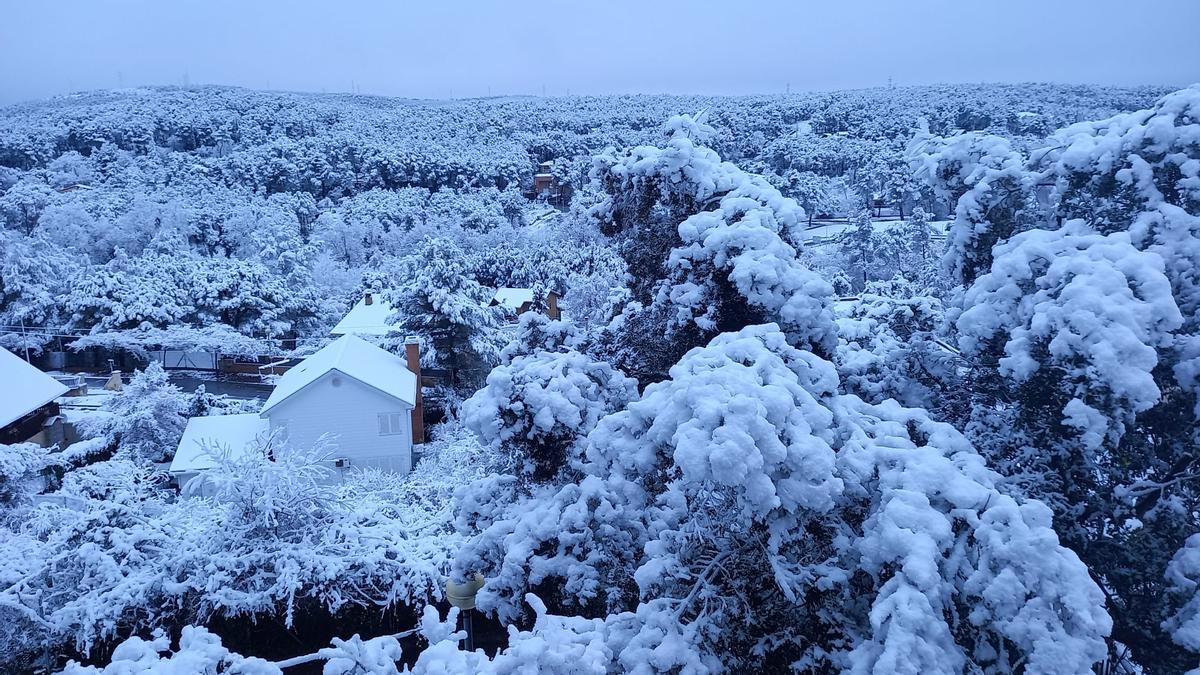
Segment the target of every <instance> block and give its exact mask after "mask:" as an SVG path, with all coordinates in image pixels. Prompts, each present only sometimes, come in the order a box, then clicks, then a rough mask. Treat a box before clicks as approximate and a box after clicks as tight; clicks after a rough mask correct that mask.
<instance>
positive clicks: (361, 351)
mask: <svg viewBox="0 0 1200 675" xmlns="http://www.w3.org/2000/svg"><path fill="white" fill-rule="evenodd" d="M331 371H337V372H339V373H341V374H343V375H345V376H347V377H350V378H352V379H354V380H357V381H359V382H361V383H363V384H365V385H367V386H368V387H371V388H373V389H376V390H378V391H380V392H382V393H383V394H386V395H388V396H391V397H392V398H395V399H398V400H400V401H402V402H404V403H405V404H407V405H409V406H414V405H416V402H417V376H416V375H414V374H413V373H412V372H411V371H409V369H408V367H407V366H406V365H405V363H404V359H402V358H400V357H399V356H396V355H395V354H392V353H391V352H389V351H387V350H384V349H381V348H379V347H376V346H375V345H373V344H371V343H369V342H367V341H366V340H363V339H362V338H360V337H357V336H355V335H343V336H342V337H340V338H338V339H336V340H334V341H333V342H331V343H330V344H328V345H326V346H325V347H324V348H322V349H321V350H319V351H318V352H317V353H315V354H313V355H312V356H309V357H308V358H306V359H304V360H303V361H301V362H300V364H299V365H297V366H296V367H295V368H292V369H291V370H289V371H287V372H286V373H284V374H283V375H282V376H281V377H280V378H279V381H278V382H277V383H276V384H275V390H274V391H272V392H271V396H270V397H268V398H267V402H266V404H265V405H264V406H263V409H262V414H263V415H264V416H265V415H266V414H267V413H268V412H269V411H270V410H271V409H272V408H274V407H275V406H277V405H279V404H280V403H282V402H283V401H285V400H287V399H288V398H290V397H291V396H292V395H294V394H296V393H297V392H299V391H300V390H302V389H304V388H305V387H307V386H308V385H310V384H312V383H313V382H316V381H317V380H318V379H319V378H320V377H321V376H322V375H324V374H326V373H328V372H331Z"/></svg>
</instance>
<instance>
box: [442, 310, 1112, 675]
mask: <svg viewBox="0 0 1200 675" xmlns="http://www.w3.org/2000/svg"><path fill="white" fill-rule="evenodd" d="M837 384H838V383H837V375H836V372H835V371H834V369H833V367H832V365H831V364H829V363H827V362H825V361H823V360H822V359H820V358H818V357H816V356H814V355H812V354H811V353H809V352H805V351H801V350H798V349H796V348H795V347H792V346H790V345H789V343H788V337H787V336H786V335H785V334H784V333H783V332H781V331H780V330H779V328H778V327H775V326H756V327H749V328H746V329H744V330H742V331H740V332H738V333H728V334H723V335H720V336H718V337H717V338H715V339H714V340H713V341H712V343H711V344H710V345H708V346H707V347H703V348H698V349H696V350H693V351H692V352H689V354H688V355H687V356H685V357H684V359H683V360H682V361H681V362H680V363H679V364H677V365H676V366H675V367H674V368H672V370H671V379H669V380H666V381H663V382H660V383H657V384H653V385H651V386H650V387H648V388H647V389H646V391H645V392H644V394H643V396H642V398H641V400H639V401H637V402H634V403H631V404H630V405H629V406H628V407H627V408H626V410H624V411H622V412H618V413H616V414H613V415H610V416H609V417H607V418H605V419H603V420H601V421H600V423H599V424H598V425H597V426H596V428H595V429H594V430H593V431H592V433H591V434H590V435H589V436H588V443H587V458H588V460H589V461H588V464H587V465H586V466H585V470H586V475H585V476H584V477H583V478H582V479H581V480H580V481H578V482H577V483H568V484H566V485H564V486H563V487H562V488H561V489H559V490H558V491H557V492H553V493H552V494H551V493H550V492H547V493H544V494H543V495H542V498H541V499H537V500H533V501H531V502H530V503H527V504H526V505H525V506H524V508H523V509H522V511H521V513H519V514H515V515H513V516H509V518H510V522H508V523H505V527H504V529H505V530H507V533H506V535H505V536H504V538H503V539H502V540H501V541H499V542H497V543H494V544H493V548H492V549H490V550H489V549H487V548H468V549H466V551H465V552H464V556H465V559H464V556H460V558H459V560H458V561H457V562H456V564H457V565H458V566H459V569H461V570H462V571H464V572H465V571H470V570H473V569H483V570H486V572H487V574H486V575H485V577H486V578H487V584H486V585H485V587H484V590H483V591H481V593H480V605H481V607H484V608H485V609H492V610H497V611H499V612H500V613H501V615H502V616H506V617H511V616H514V615H516V614H519V613H520V612H521V601H522V599H523V598H524V594H525V593H526V592H528V591H530V590H532V589H533V588H534V587H536V588H537V589H539V590H538V592H539V595H541V594H543V593H549V596H548V597H552V598H554V599H555V601H556V603H558V604H561V605H562V606H563V607H585V608H589V610H588V611H600V612H601V613H602V614H607V615H608V616H609V620H613V621H617V620H623V621H625V622H626V624H627V625H626V627H625V630H626V631H632V638H629V633H627V634H626V638H627V639H628V642H627V643H626V644H625V645H624V647H623V648H622V650H621V651H620V653H619V654H618V655H617V657H616V658H617V659H618V662H619V663H622V664H624V665H625V666H626V667H631V666H632V664H634V663H648V664H650V667H651V669H652V670H654V671H669V670H671V669H673V668H684V669H689V668H702V667H709V668H713V667H717V664H722V665H723V666H724V667H726V668H728V667H753V664H758V666H759V667H763V664H774V663H778V664H789V663H790V664H794V666H795V667H798V668H799V669H800V670H801V671H802V672H803V671H809V672H825V671H827V670H829V669H831V668H833V669H849V670H852V671H858V670H861V671H862V672H872V671H877V670H878V669H880V668H883V669H886V670H890V671H895V670H901V671H903V670H905V669H911V670H912V672H925V671H926V670H932V671H933V672H958V671H959V670H961V669H962V668H964V667H966V666H967V665H968V664H970V665H971V667H974V668H979V669H981V670H983V671H984V672H1006V671H1007V670H1008V669H1011V668H1012V667H1014V666H1015V664H1016V663H1017V662H1018V661H1025V662H1027V663H1028V664H1030V665H1029V667H1032V668H1037V669H1041V668H1047V669H1049V668H1052V667H1053V668H1057V669H1060V670H1062V671H1064V672H1078V673H1084V672H1089V671H1090V665H1091V664H1092V663H1093V662H1095V661H1097V660H1099V659H1100V658H1101V657H1102V656H1103V654H1104V644H1103V637H1104V635H1106V634H1107V630H1108V626H1109V620H1108V617H1107V615H1106V614H1105V613H1104V610H1103V607H1102V599H1101V596H1100V594H1099V590H1098V589H1097V588H1096V587H1095V585H1094V584H1093V583H1092V582H1091V580H1090V578H1089V577H1088V575H1087V571H1086V569H1085V568H1084V567H1083V566H1082V565H1081V564H1080V563H1079V561H1078V559H1077V558H1076V557H1075V556H1074V555H1073V554H1072V553H1070V552H1069V551H1066V550H1065V549H1063V548H1061V547H1059V546H1058V544H1057V540H1056V538H1055V535H1054V533H1053V531H1052V530H1051V529H1050V513H1049V511H1048V510H1046V509H1045V507H1043V506H1041V505H1040V504H1037V503H1026V504H1023V503H1021V502H1020V501H1018V500H1016V499H1014V498H1012V497H1010V496H1008V495H1006V494H1005V493H1004V492H1002V491H1000V490H999V489H997V487H996V480H997V479H996V477H995V476H994V474H991V473H990V472H989V471H988V470H986V469H985V468H984V465H983V462H982V460H981V459H980V458H979V456H978V455H976V454H975V453H974V451H973V450H972V448H971V447H970V445H969V443H967V442H966V440H965V439H964V438H963V437H962V436H961V435H959V434H957V433H956V432H954V430H953V429H951V428H950V427H948V426H946V425H942V424H937V423H935V422H932V421H931V420H929V418H928V417H927V416H926V415H925V414H924V413H922V412H921V411H918V410H909V409H904V408H901V407H899V406H897V405H896V404H894V403H890V404H884V405H881V406H872V405H869V404H866V403H864V402H862V401H860V400H859V399H857V398H855V397H852V396H839V395H838V394H837V393H836V389H837ZM498 529H499V528H496V527H495V526H493V529H492V531H493V532H495V531H496V530H498ZM1047 556H1048V557H1047ZM1051 560H1052V561H1053V562H1050V561H1051ZM1018 578H1019V579H1022V580H1023V581H1021V582H1020V583H1018V584H1016V585H1010V584H1009V580H1010V579H1018ZM542 597H547V596H546V595H542ZM851 598H853V600H851ZM622 612H625V614H623V613H622ZM619 617H623V618H619ZM1052 645H1053V646H1052Z"/></svg>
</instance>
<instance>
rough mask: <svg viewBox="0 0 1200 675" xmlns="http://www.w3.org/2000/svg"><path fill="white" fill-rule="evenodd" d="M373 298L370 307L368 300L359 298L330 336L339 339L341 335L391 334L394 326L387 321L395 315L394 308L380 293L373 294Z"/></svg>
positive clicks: (330, 332)
mask: <svg viewBox="0 0 1200 675" xmlns="http://www.w3.org/2000/svg"><path fill="white" fill-rule="evenodd" d="M371 297H372V302H371V304H369V305H368V304H367V299H366V298H359V299H358V302H356V303H355V304H354V306H353V307H351V308H350V311H349V312H347V313H346V316H344V317H342V320H341V321H339V322H338V323H337V325H336V326H334V327H333V330H331V331H329V334H330V335H333V336H335V337H337V336H340V335H368V336H384V335H387V334H388V333H390V332H391V331H392V330H393V326H391V325H390V324H388V322H387V320H388V317H389V316H391V315H392V313H393V309H392V306H391V305H390V304H388V302H387V301H385V300H384V299H383V296H382V294H380V293H373V294H372V296H371Z"/></svg>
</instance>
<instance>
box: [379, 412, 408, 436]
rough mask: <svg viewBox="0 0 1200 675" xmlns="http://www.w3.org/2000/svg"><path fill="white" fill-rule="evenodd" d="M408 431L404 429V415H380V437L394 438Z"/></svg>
mask: <svg viewBox="0 0 1200 675" xmlns="http://www.w3.org/2000/svg"><path fill="white" fill-rule="evenodd" d="M405 431H407V430H406V429H405V428H404V413H379V435H380V436H393V435H395V434H402V433H404V432H405Z"/></svg>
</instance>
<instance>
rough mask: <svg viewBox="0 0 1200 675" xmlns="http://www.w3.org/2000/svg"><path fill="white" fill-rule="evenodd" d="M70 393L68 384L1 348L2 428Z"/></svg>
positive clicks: (0, 422) (0, 419) (0, 390)
mask: <svg viewBox="0 0 1200 675" xmlns="http://www.w3.org/2000/svg"><path fill="white" fill-rule="evenodd" d="M65 393H67V387H66V386H64V385H63V383H61V382H59V381H58V380H56V379H54V378H53V377H50V376H49V375H47V374H46V373H43V372H42V371H40V370H38V369H37V368H35V367H34V366H31V365H29V364H28V363H26V362H25V360H24V359H22V358H21V357H19V356H17V355H16V354H13V353H12V352H10V351H8V350H7V349H5V348H3V347H0V427H4V426H8V425H9V424H12V423H13V422H15V421H17V420H19V419H21V418H22V417H24V416H26V415H28V414H29V413H31V412H33V411H34V410H37V409H38V408H40V407H42V406H44V405H46V404H47V403H49V402H51V401H53V400H54V399H56V398H58V397H59V396H62V395H63V394H65Z"/></svg>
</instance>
